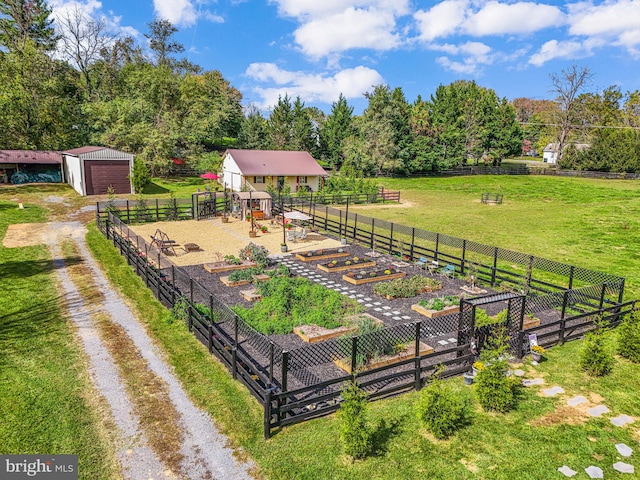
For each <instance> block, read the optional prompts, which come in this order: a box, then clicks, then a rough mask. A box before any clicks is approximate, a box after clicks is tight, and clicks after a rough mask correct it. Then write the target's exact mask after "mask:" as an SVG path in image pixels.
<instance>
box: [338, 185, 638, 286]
mask: <svg viewBox="0 0 640 480" xmlns="http://www.w3.org/2000/svg"><path fill="white" fill-rule="evenodd" d="M383 183H384V186H385V187H388V188H391V189H396V190H401V192H402V193H401V199H402V201H408V202H411V205H412V207H414V208H403V207H398V206H381V205H377V206H356V207H352V208H350V211H354V212H357V213H358V214H363V215H367V216H373V217H376V218H380V219H384V220H388V221H392V222H396V223H399V224H403V225H411V226H415V227H420V228H423V229H425V230H430V231H434V232H439V233H446V234H449V235H453V236H457V237H460V238H466V239H469V240H474V241H477V242H481V243H484V244H487V245H495V246H499V247H503V248H508V249H511V250H516V251H519V252H523V253H531V254H534V255H538V256H540V257H543V258H548V259H551V260H556V261H559V262H564V263H570V264H573V265H577V266H580V267H584V268H588V269H592V270H597V271H601V272H607V273H611V274H615V275H620V276H623V277H626V288H625V291H626V297H627V298H628V299H635V298H640V251H639V250H638V248H637V245H638V244H640V182H638V181H631V180H592V179H579V178H555V177H546V176H536V175H531V176H526V177H524V176H523V177H521V176H508V175H496V176H485V175H478V176H470V177H452V178H415V179H386V180H384V181H383ZM484 192H490V193H501V194H503V195H504V203H503V204H502V205H485V204H482V203H480V196H481V195H482V193H484Z"/></svg>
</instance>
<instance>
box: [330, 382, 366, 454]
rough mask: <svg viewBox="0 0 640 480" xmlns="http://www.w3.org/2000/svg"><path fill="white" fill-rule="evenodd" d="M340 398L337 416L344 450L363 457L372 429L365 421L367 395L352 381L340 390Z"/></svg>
mask: <svg viewBox="0 0 640 480" xmlns="http://www.w3.org/2000/svg"><path fill="white" fill-rule="evenodd" d="M342 398H343V401H342V403H341V404H340V409H339V410H338V413H337V417H338V420H339V422H340V440H341V441H342V445H343V446H344V451H345V453H346V454H347V455H349V456H350V457H353V458H364V457H366V456H367V455H369V453H370V452H371V448H372V445H373V442H372V436H373V435H372V431H371V428H370V427H369V425H368V423H367V395H366V393H365V392H364V391H363V390H362V389H361V388H360V387H359V386H358V384H357V383H356V382H355V381H353V382H351V383H350V384H349V386H348V387H347V388H345V389H344V390H342Z"/></svg>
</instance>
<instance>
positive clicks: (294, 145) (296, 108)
mask: <svg viewBox="0 0 640 480" xmlns="http://www.w3.org/2000/svg"><path fill="white" fill-rule="evenodd" d="M316 146H317V134H316V131H315V129H314V126H313V123H312V121H311V115H310V114H309V111H308V109H307V108H306V107H305V106H304V102H303V101H302V100H301V99H300V97H296V100H295V102H293V123H292V126H291V143H290V145H289V146H288V147H289V148H288V149H290V150H304V151H306V152H313V151H314V150H315V149H316V148H317V147H316Z"/></svg>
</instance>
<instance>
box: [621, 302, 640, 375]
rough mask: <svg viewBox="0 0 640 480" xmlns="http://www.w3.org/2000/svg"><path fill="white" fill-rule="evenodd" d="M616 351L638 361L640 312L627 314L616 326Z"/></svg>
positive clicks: (635, 361) (639, 355) (639, 354)
mask: <svg viewBox="0 0 640 480" xmlns="http://www.w3.org/2000/svg"><path fill="white" fill-rule="evenodd" d="M618 353H619V354H620V355H621V356H623V357H624V358H626V359H628V360H631V361H632V362H634V363H640V312H638V311H635V312H633V313H632V314H631V315H629V316H627V317H626V318H625V319H624V320H623V321H622V323H621V324H620V326H619V327H618Z"/></svg>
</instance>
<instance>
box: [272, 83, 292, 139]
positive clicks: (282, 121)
mask: <svg viewBox="0 0 640 480" xmlns="http://www.w3.org/2000/svg"><path fill="white" fill-rule="evenodd" d="M293 118H294V117H293V107H292V106H291V100H289V96H288V95H285V96H284V98H282V97H280V96H278V103H277V104H276V106H275V107H273V111H272V112H271V115H269V120H268V122H267V125H268V130H267V131H268V134H269V146H270V148H271V149H273V150H292V148H291V145H292V137H293Z"/></svg>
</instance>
